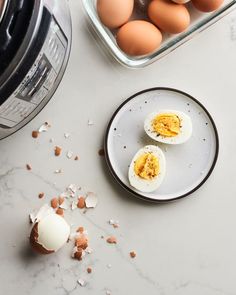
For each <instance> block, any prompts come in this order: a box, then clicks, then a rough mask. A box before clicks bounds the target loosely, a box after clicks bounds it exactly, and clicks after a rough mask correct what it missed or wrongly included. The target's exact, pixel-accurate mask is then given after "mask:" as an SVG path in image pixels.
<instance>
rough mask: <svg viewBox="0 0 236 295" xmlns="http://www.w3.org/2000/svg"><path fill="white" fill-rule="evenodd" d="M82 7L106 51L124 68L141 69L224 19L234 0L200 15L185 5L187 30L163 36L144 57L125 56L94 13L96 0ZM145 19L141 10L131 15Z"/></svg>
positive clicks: (110, 32)
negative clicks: (153, 49)
mask: <svg viewBox="0 0 236 295" xmlns="http://www.w3.org/2000/svg"><path fill="white" fill-rule="evenodd" d="M82 2H83V6H84V8H85V11H86V14H87V16H88V19H89V21H90V24H91V25H92V28H93V29H94V30H95V32H96V33H97V35H98V36H99V39H100V40H101V41H102V43H103V44H104V45H105V47H106V49H107V50H108V51H109V52H110V53H111V54H112V55H113V56H114V57H115V59H116V60H117V61H119V62H120V63H121V64H123V65H124V66H127V67H130V68H142V67H145V66H147V65H149V64H151V63H153V62H154V61H156V60H158V59H160V58H161V57H163V56H165V55H167V54H168V53H170V52H171V51H173V50H174V49H176V48H177V47H179V46H180V45H181V44H183V43H185V42H186V41H188V40H190V39H191V38H193V36H194V35H195V34H197V33H199V32H201V31H203V30H205V29H206V28H208V27H209V26H210V25H212V24H213V23H215V22H216V21H218V20H219V19H221V18H222V17H224V16H225V15H226V14H228V13H229V12H231V11H232V10H233V9H234V8H236V0H225V1H224V3H223V5H222V6H221V7H220V8H219V9H218V10H216V11H214V12H211V13H202V12H199V11H197V10H196V9H195V8H194V7H193V6H192V4H191V2H189V3H188V4H186V6H187V7H188V9H189V11H190V15H191V24H190V26H189V28H188V29H187V30H186V31H184V32H183V33H181V34H177V35H168V34H165V35H164V36H163V42H162V45H161V47H160V48H159V49H158V50H157V51H155V52H153V53H152V54H148V55H145V56H138V57H136V56H135V57H134V56H129V55H127V54H125V53H124V52H123V51H122V50H121V49H120V48H119V47H118V45H117V43H116V38H115V34H116V31H111V30H109V29H108V28H106V27H105V26H104V25H103V24H102V23H101V21H100V19H99V17H98V15H97V11H96V2H97V1H96V0H82ZM145 18H147V17H146V15H145V13H144V12H142V11H141V10H139V11H137V10H136V11H135V12H134V13H133V15H132V19H145Z"/></svg>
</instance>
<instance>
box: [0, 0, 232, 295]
mask: <svg viewBox="0 0 236 295" xmlns="http://www.w3.org/2000/svg"><path fill="white" fill-rule="evenodd" d="M69 4H70V6H71V11H72V19H73V27H74V30H73V34H74V36H73V47H72V52H71V58H70V62H69V65H68V69H67V71H66V74H65V77H64V79H63V81H62V83H61V85H60V87H59V88H58V90H57V92H56V94H55V96H54V98H53V99H52V100H51V102H50V103H49V104H48V105H47V107H46V108H45V109H44V110H43V111H42V112H41V113H40V114H39V115H38V116H37V117H36V118H35V119H34V120H33V121H32V122H30V124H28V125H27V126H25V127H24V128H23V129H22V130H20V131H19V132H17V133H16V134H14V135H13V136H11V137H9V138H7V139H5V140H2V141H1V142H0V155H1V157H0V237H1V242H0V294H1V295H2V294H4V295H15V294H19V295H42V294H50V295H77V294H81V295H83V294H86V295H100V294H101V295H102V294H104V295H106V294H107V295H108V294H109V292H110V294H111V295H126V294H136V295H143V294H148V295H190V294H191V295H199V294H201V295H236V287H235V275H234V273H235V264H236V256H235V248H236V237H235V233H234V232H235V207H236V198H235V195H236V183H235V175H236V165H235V164H234V163H235V162H236V154H235V145H236V143H235V138H236V130H235V129H234V125H233V124H232V122H233V118H234V117H235V107H236V100H235V95H234V93H235V77H234V76H235V75H234V73H235V65H236V54H235V51H236V43H235V40H236V37H235V24H236V21H235V20H236V13H235V12H233V13H231V14H229V15H228V16H227V17H225V18H223V19H222V20H221V21H219V22H218V23H217V24H215V25H214V26H212V27H211V28H209V30H206V31H205V32H203V33H201V34H199V35H198V36H196V37H195V38H194V39H192V40H191V41H189V42H187V43H186V44H184V45H183V46H181V47H180V48H178V49H177V50H175V51H174V52H172V53H171V54H169V55H168V56H166V57H165V58H163V59H161V60H160V61H158V62H156V63H155V64H153V65H151V66H150V67H148V68H145V69H142V70H137V71H131V70H128V69H125V68H123V67H121V66H119V65H118V64H117V63H116V62H114V61H112V59H111V58H109V57H108V56H107V54H105V53H103V52H102V49H101V48H99V47H98V45H97V43H95V40H94V36H93V35H91V34H89V31H88V28H87V26H86V19H85V15H84V12H83V10H82V5H81V2H80V1H76V0H70V1H69ZM154 86H166V87H173V88H178V89H180V90H183V91H186V92H188V93H190V94H192V95H193V96H195V97H196V98H198V99H199V100H200V101H201V102H202V103H204V104H205V106H206V107H207V108H208V109H209V111H210V113H211V114H212V115H213V117H214V119H215V122H216V124H217V127H218V131H219V135H220V139H221V151H220V157H219V162H218V164H217V166H216V169H215V171H214V173H213V175H212V177H211V178H210V179H209V180H208V181H207V183H206V184H205V185H204V186H203V187H202V188H201V189H200V190H199V191H197V192H196V193H194V195H193V196H191V197H189V198H186V199H184V200H182V201H179V202H175V203H171V204H166V205H155V204H150V203H146V202H143V201H140V200H137V199H135V198H133V197H131V196H130V195H128V194H127V193H126V192H125V191H124V190H123V189H121V188H120V187H119V186H118V184H117V183H116V182H115V181H114V179H113V178H112V177H111V175H110V173H109V172H108V170H107V166H106V164H105V160H104V158H103V157H101V156H99V155H98V151H99V149H101V148H102V145H103V137H104V133H105V129H106V126H107V123H108V121H109V119H110V117H111V115H112V113H113V112H114V111H115V109H116V108H117V107H118V105H119V104H120V103H121V102H122V101H124V99H125V98H127V97H129V96H130V95H132V94H134V93H135V92H138V91H140V90H142V89H146V88H149V87H154ZM89 120H92V121H93V122H94V124H93V125H92V126H90V125H89V126H88V121H89ZM45 121H49V122H50V123H51V125H52V127H51V128H50V130H48V132H45V133H44V134H42V135H41V136H40V137H39V138H38V139H37V140H35V139H33V138H32V137H31V132H32V130H35V128H38V126H40V125H41V124H42V123H43V122H45ZM65 133H69V134H70V137H69V138H65V136H64V134H65ZM51 138H53V139H54V140H53V142H51V141H50V139H51ZM55 145H59V146H61V147H62V149H63V153H62V155H61V157H59V158H56V157H55V156H54V153H53V148H54V146H55ZM67 151H72V152H73V153H74V155H77V154H78V156H79V160H78V161H74V160H73V159H68V158H67V156H66V153H67ZM27 163H28V164H30V165H32V170H31V171H28V170H27V169H26V164H27ZM56 169H62V173H60V174H55V173H54V171H55V170H56ZM180 181H181V180H180ZM71 183H74V184H76V185H77V186H81V191H80V192H78V194H80V193H81V194H84V193H85V192H88V191H93V192H95V193H96V194H97V196H98V199H99V202H98V206H97V207H96V208H95V209H89V210H87V211H86V212H85V213H83V211H80V210H79V209H78V210H77V209H76V210H74V211H70V210H68V211H67V212H66V214H65V218H66V219H67V220H68V222H69V223H70V224H71V225H72V229H75V228H77V227H78V226H83V227H84V228H85V229H86V230H88V234H89V247H90V248H91V249H92V250H93V251H92V253H91V254H88V255H87V256H86V257H85V258H84V260H83V261H82V262H78V261H75V260H73V259H72V258H71V252H72V248H73V244H72V243H68V244H66V245H65V247H64V248H63V249H61V250H60V251H59V252H58V253H56V254H54V255H50V256H40V255H37V254H35V253H34V252H32V250H31V249H30V247H29V243H28V237H29V233H30V228H31V225H30V224H29V213H30V212H31V211H32V210H34V209H36V208H39V207H40V206H41V205H43V204H44V203H49V201H50V199H51V198H52V197H54V196H57V195H59V194H60V193H62V192H63V191H64V190H65V188H66V187H67V186H68V185H69V184H71ZM40 192H44V193H45V197H44V198H43V199H39V198H38V194H39V193H40ZM110 219H114V220H119V223H120V227H119V228H117V229H114V228H113V227H112V226H111V225H110V224H109V223H108V221H109V220H110ZM111 235H115V236H116V237H117V240H118V243H117V245H109V244H107V243H106V238H107V237H108V236H111ZM130 251H135V252H136V253H137V257H136V258H134V259H131V258H130V255H129V253H130ZM89 266H90V267H92V273H91V274H88V273H87V271H86V269H87V267H89ZM78 280H83V281H84V282H85V284H84V286H81V285H80V284H79V283H78Z"/></svg>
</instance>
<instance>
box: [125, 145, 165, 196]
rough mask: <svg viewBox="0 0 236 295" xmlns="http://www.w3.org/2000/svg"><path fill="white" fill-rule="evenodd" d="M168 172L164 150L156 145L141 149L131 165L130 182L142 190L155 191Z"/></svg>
mask: <svg viewBox="0 0 236 295" xmlns="http://www.w3.org/2000/svg"><path fill="white" fill-rule="evenodd" d="M165 172H166V160H165V156H164V154H163V152H162V150H161V149H160V148H159V147H158V146H155V145H147V146H145V147H144V148H142V149H140V150H139V151H138V152H137V153H136V154H135V156H134V158H133V159H132V162H131V164H130V167H129V182H130V184H131V186H133V187H134V188H136V189H137V190H139V191H141V192H147V193H148V192H153V191H155V190H156V189H157V188H158V187H159V186H160V185H161V183H162V181H163V179H164V176H165Z"/></svg>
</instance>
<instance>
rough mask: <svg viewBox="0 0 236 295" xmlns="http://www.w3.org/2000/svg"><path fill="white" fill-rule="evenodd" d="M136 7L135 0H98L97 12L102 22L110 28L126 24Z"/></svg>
mask: <svg viewBox="0 0 236 295" xmlns="http://www.w3.org/2000/svg"><path fill="white" fill-rule="evenodd" d="M133 8H134V0H98V1H97V12H98V16H99V17H100V20H101V22H102V23H103V24H104V25H105V26H107V27H108V28H110V29H116V28H118V27H120V26H122V25H123V24H125V23H126V22H127V21H128V20H129V18H130V16H131V14H132V12H133Z"/></svg>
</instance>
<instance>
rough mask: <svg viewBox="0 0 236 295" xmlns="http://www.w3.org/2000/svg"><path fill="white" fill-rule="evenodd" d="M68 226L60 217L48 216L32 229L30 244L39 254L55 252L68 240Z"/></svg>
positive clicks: (55, 215)
mask: <svg viewBox="0 0 236 295" xmlns="http://www.w3.org/2000/svg"><path fill="white" fill-rule="evenodd" d="M69 235H70V226H69V225H68V223H67V222H66V221H65V219H64V218H62V217H61V216H60V215H57V214H55V213H53V214H49V215H47V216H46V217H44V218H42V219H41V220H39V221H38V222H36V223H35V225H34V226H33V228H32V231H31V234H30V244H31V246H32V248H33V249H34V250H36V251H37V252H38V253H40V254H50V253H54V252H57V251H58V250H59V249H60V248H61V247H62V246H63V245H64V244H65V243H66V242H67V240H68V238H69Z"/></svg>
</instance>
